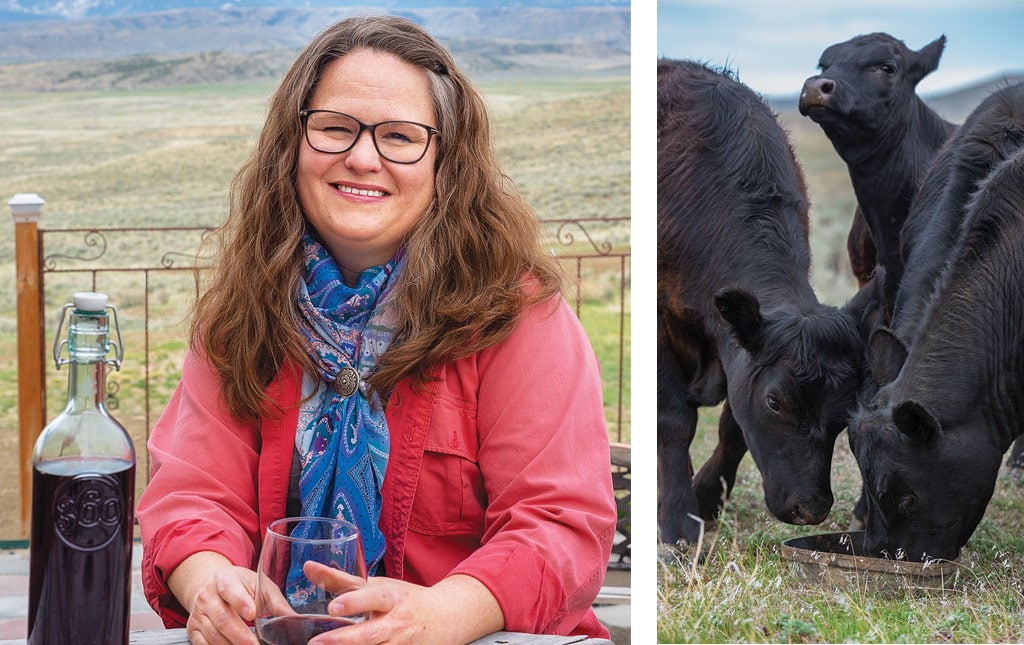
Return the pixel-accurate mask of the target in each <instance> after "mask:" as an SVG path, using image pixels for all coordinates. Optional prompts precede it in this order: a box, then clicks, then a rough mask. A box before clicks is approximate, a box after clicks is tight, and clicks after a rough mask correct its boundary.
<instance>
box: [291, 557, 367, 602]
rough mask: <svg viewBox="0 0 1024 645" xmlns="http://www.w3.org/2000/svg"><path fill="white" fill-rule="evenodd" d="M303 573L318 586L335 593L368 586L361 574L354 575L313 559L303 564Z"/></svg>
mask: <svg viewBox="0 0 1024 645" xmlns="http://www.w3.org/2000/svg"><path fill="white" fill-rule="evenodd" d="M302 573H304V574H305V575H306V577H307V578H309V581H310V582H312V583H313V584H315V585H316V586H318V587H320V588H321V589H326V590H327V591H329V592H331V593H334V594H342V593H347V592H349V591H354V590H356V589H362V588H363V587H365V586H366V579H365V578H363V577H361V576H356V575H352V574H351V573H347V572H345V571H340V570H338V569H335V568H333V567H329V566H327V565H326V564H321V563H320V562H313V561H312V560H310V561H307V562H306V563H305V564H303V565H302Z"/></svg>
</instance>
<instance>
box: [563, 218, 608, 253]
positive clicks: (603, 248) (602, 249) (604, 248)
mask: <svg viewBox="0 0 1024 645" xmlns="http://www.w3.org/2000/svg"><path fill="white" fill-rule="evenodd" d="M570 226H574V227H576V228H578V229H579V230H580V232H581V233H583V237H584V238H586V240H587V242H589V243H590V247H591V248H592V249H594V251H595V252H596V253H597V254H599V255H609V254H611V252H612V243H611V242H608V241H607V240H606V241H605V242H604V243H602V244H600V245H598V243H597V242H595V241H594V238H593V237H591V235H590V231H588V230H587V228H586V227H585V226H583V224H582V223H581V222H577V221H565V222H562V224H561V225H560V226H559V227H558V231H557V232H556V233H555V239H557V240H558V243H559V244H561V245H562V246H572V245H573V244H575V243H576V237H575V235H574V233H573V232H572V231H568V230H566V229H567V227H570Z"/></svg>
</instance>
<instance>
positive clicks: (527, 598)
mask: <svg viewBox="0 0 1024 645" xmlns="http://www.w3.org/2000/svg"><path fill="white" fill-rule="evenodd" d="M294 372H295V370H290V369H284V370H282V371H281V373H280V374H279V375H278V376H277V378H276V379H275V380H274V382H273V383H271V384H270V386H269V387H270V391H271V393H272V395H273V397H274V398H275V399H276V400H278V401H280V402H281V403H282V405H283V408H284V410H285V413H284V414H283V415H280V416H279V418H273V419H271V418H268V419H264V420H263V421H262V422H261V423H260V424H259V426H258V427H254V426H253V425H251V424H241V423H238V422H236V421H235V420H234V419H233V418H232V417H231V416H230V415H229V414H228V413H227V411H226V407H225V405H224V403H223V400H222V398H221V395H220V391H219V384H218V377H217V375H216V374H215V373H214V372H213V371H212V370H211V369H210V368H209V366H208V365H207V364H206V362H205V361H204V360H203V359H202V358H201V357H198V356H197V355H195V354H194V353H191V352H190V353H189V354H188V355H187V356H186V359H185V363H184V366H183V368H182V379H181V382H180V384H179V385H178V388H177V390H176V391H175V393H174V395H173V397H172V398H171V400H170V402H169V403H168V405H167V408H166V410H165V411H164V413H163V415H162V416H161V418H160V420H159V421H158V422H157V424H156V427H155V428H154V429H153V433H152V435H151V437H150V440H149V452H150V457H151V472H152V478H151V481H150V483H149V484H148V486H147V487H146V490H145V492H144V493H143V495H142V497H141V499H140V500H139V507H138V518H139V524H140V527H141V531H142V541H143V563H142V580H143V587H144V588H145V592H146V597H147V598H148V600H149V602H150V604H151V605H153V607H154V608H155V609H156V610H157V611H158V612H159V613H160V615H161V617H162V618H163V621H164V623H165V624H166V625H167V626H182V625H184V623H185V620H186V612H185V610H184V609H183V608H182V607H181V606H180V604H179V603H178V602H177V601H176V600H175V598H174V596H173V595H172V594H171V593H170V591H169V590H168V588H167V578H168V576H169V575H170V574H171V572H172V571H174V569H175V567H177V566H178V564H180V563H181V562H182V561H183V560H184V559H185V558H187V557H188V556H189V555H191V554H193V553H195V552H197V551H206V550H212V551H216V552H218V553H221V554H223V555H224V556H226V557H227V558H228V559H229V560H231V561H232V562H233V563H234V564H236V565H238V566H245V567H249V568H255V565H256V559H257V557H258V555H259V549H260V544H261V542H262V536H263V534H264V532H265V531H266V527H267V525H268V524H269V523H270V522H272V521H273V520H276V519H278V518H280V517H283V516H284V513H285V504H286V498H287V493H288V480H289V471H290V468H291V464H292V453H293V451H294V448H295V431H296V430H295V428H296V423H297V419H298V401H299V398H300V387H301V376H299V375H296V374H295V373H294ZM436 377H437V378H436V380H433V381H431V382H430V383H428V385H427V386H426V388H425V389H418V390H415V391H414V390H413V389H412V388H411V387H410V385H409V383H408V382H402V383H400V384H399V386H398V387H396V390H395V392H394V393H393V395H392V398H391V402H390V405H389V406H388V409H387V419H388V427H389V430H390V433H391V454H390V458H389V461H388V467H387V474H386V477H385V481H384V486H383V490H382V492H383V510H382V513H381V518H380V527H381V530H382V531H383V533H384V535H385V538H386V540H387V552H386V553H385V556H384V566H385V568H386V572H387V575H389V576H391V577H394V578H401V579H404V580H407V581H410V582H414V583H417V584H422V585H432V584H434V583H436V582H437V581H439V580H440V579H442V578H444V577H445V576H448V575H451V574H455V573H461V574H467V575H470V576H473V577H474V578H476V579H478V580H480V581H481V582H482V583H483V584H484V585H486V586H487V588H488V589H490V591H491V592H492V593H493V594H494V596H495V598H496V599H497V600H498V603H499V604H500V606H501V608H502V611H503V612H504V617H505V629H507V630H510V631H519V632H527V633H561V634H586V635H589V636H597V637H603V638H607V636H608V632H607V630H605V628H604V627H603V626H602V625H601V624H600V623H599V622H598V621H597V618H596V617H595V615H594V613H593V611H592V610H591V609H590V605H591V603H592V602H593V600H594V598H595V596H596V595H597V592H598V591H599V589H600V586H601V584H602V582H603V579H604V572H605V570H606V567H607V563H608V555H609V552H610V550H611V544H612V539H613V536H614V532H615V521H616V511H615V502H614V499H613V495H612V485H611V475H610V465H609V463H610V462H609V449H608V436H607V431H606V427H605V420H604V409H603V405H602V398H601V383H600V377H599V367H598V364H597V361H596V359H595V357H594V354H593V351H592V349H591V347H590V344H589V342H588V341H587V338H586V336H585V334H584V332H583V330H582V328H581V326H580V324H579V321H578V320H577V318H576V316H575V314H574V313H573V312H572V311H571V309H570V308H569V307H568V305H567V304H566V303H565V301H564V300H562V299H561V298H559V299H558V301H557V303H552V302H547V303H542V304H540V305H537V306H535V307H533V308H532V309H531V310H530V311H529V312H528V313H527V315H526V317H525V318H524V319H523V321H522V322H521V323H520V324H519V325H518V326H517V328H516V330H515V331H514V332H513V334H512V336H510V337H509V338H508V339H507V340H505V341H503V342H501V343H499V344H497V345H495V346H493V347H490V348H488V349H485V350H483V351H481V352H478V353H477V354H474V355H472V356H469V357H467V358H463V359H460V360H456V361H453V362H451V363H449V364H446V365H444V366H442V367H441V368H439V369H438V370H437V372H436Z"/></svg>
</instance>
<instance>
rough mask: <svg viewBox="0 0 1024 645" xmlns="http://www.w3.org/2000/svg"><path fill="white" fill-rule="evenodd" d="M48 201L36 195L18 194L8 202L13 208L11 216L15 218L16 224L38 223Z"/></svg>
mask: <svg viewBox="0 0 1024 645" xmlns="http://www.w3.org/2000/svg"><path fill="white" fill-rule="evenodd" d="M45 203H46V200H45V199H43V198H42V197H40V196H39V195H37V194H36V193H18V194H16V195H15V196H14V197H12V198H10V199H9V200H7V205H8V206H10V207H11V215H13V216H14V223H15V224H18V223H21V222H38V221H39V215H40V213H42V212H43V204H45Z"/></svg>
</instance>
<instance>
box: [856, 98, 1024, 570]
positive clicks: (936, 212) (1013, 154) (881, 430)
mask: <svg viewBox="0 0 1024 645" xmlns="http://www.w3.org/2000/svg"><path fill="white" fill-rule="evenodd" d="M907 232H908V237H907V241H908V243H909V244H910V249H911V250H910V253H909V255H908V260H907V274H906V276H905V280H904V283H903V286H901V292H900V295H901V298H900V299H899V300H898V301H897V306H896V308H895V311H894V314H893V325H894V329H893V330H892V331H889V330H886V329H880V330H878V331H876V332H875V334H874V335H873V336H872V338H871V346H870V356H871V368H872V373H873V375H874V377H875V379H876V381H877V382H878V383H877V384H878V385H879V389H878V391H877V392H876V393H875V394H874V396H873V398H872V399H871V400H870V401H869V402H868V403H866V404H865V405H864V406H863V407H862V408H861V409H859V410H858V411H857V412H856V413H855V414H854V415H853V418H852V419H851V422H850V429H849V437H850V445H851V448H852V449H853V451H854V454H855V456H856V457H857V462H858V464H859V466H860V469H861V474H862V476H863V480H864V489H865V492H866V496H867V505H868V509H867V517H868V522H867V540H866V548H867V549H870V550H871V551H873V552H877V553H883V554H888V555H889V556H891V557H905V558H907V559H911V560H922V559H924V558H926V557H932V558H945V559H951V558H954V557H956V556H957V554H958V553H959V550H960V548H961V547H962V546H963V545H964V544H965V543H966V542H967V540H968V538H969V537H970V536H971V534H972V533H973V532H974V529H975V528H976V527H977V525H978V522H979V521H980V520H981V517H982V515H983V514H984V512H985V507H986V506H987V504H988V501H989V499H990V498H991V496H992V492H993V490H994V487H995V481H996V476H997V474H998V470H999V465H1000V460H1001V456H1002V454H1003V453H1004V452H1005V451H1006V449H1007V448H1008V447H1009V446H1010V444H1011V442H1012V441H1013V440H1014V438H1015V437H1016V436H1018V435H1019V434H1020V430H1021V427H1022V424H1024V328H1022V325H1021V321H1024V84H1022V85H1017V86H1015V87H1012V88H1004V89H1002V90H999V91H997V92H995V93H993V94H992V95H991V96H989V97H988V98H987V99H986V100H985V101H983V102H982V103H981V104H980V105H979V106H978V108H976V109H975V110H974V112H972V114H971V115H970V116H969V117H968V119H967V121H966V122H965V123H964V125H963V127H962V128H961V129H960V131H959V132H958V133H957V135H956V136H955V138H954V139H953V140H952V141H951V142H950V143H949V145H948V146H947V148H945V149H944V150H943V151H942V153H941V154H940V156H939V158H938V159H937V160H936V163H935V165H934V166H933V168H932V170H931V171H930V172H929V174H928V176H927V177H926V179H925V183H924V185H923V186H922V188H921V191H920V194H919V195H918V198H917V199H916V200H915V203H914V208H913V213H912V214H911V217H910V219H909V220H908V224H907ZM915 285H916V286H915ZM911 288H914V289H915V290H914V291H910V289H911Z"/></svg>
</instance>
